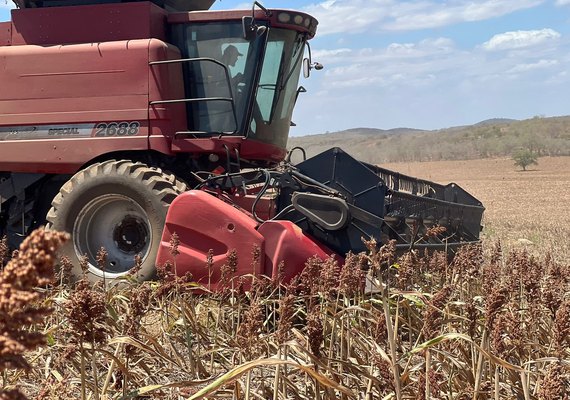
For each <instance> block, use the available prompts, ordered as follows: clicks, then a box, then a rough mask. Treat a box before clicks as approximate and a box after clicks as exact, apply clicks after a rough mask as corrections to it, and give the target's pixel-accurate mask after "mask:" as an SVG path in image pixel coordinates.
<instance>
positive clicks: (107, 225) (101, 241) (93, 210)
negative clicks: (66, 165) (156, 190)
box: [73, 194, 152, 278]
mask: <svg viewBox="0 0 570 400" xmlns="http://www.w3.org/2000/svg"><path fill="white" fill-rule="evenodd" d="M151 243H152V230H151V226H150V223H149V221H148V215H147V214H146V212H145V211H144V209H143V208H142V207H141V206H140V205H139V204H138V203H136V202H135V201H133V200H132V199H131V198H129V197H126V196H122V195H119V194H108V195H104V196H99V197H96V198H95V199H93V200H91V201H90V202H89V203H88V204H87V205H86V206H85V207H83V209H82V210H81V212H80V213H79V215H78V216H77V219H76V220H75V223H74V227H73V244H74V246H75V251H76V253H77V255H78V256H83V255H85V254H86V255H87V258H88V260H89V270H90V272H92V273H94V274H95V275H98V276H101V277H103V276H105V277H108V278H114V277H117V276H121V275H124V274H125V273H127V272H128V271H129V270H130V269H131V268H132V267H133V266H134V258H135V256H136V255H137V254H140V255H141V257H142V260H143V262H144V260H145V259H146V257H147V255H148V253H149V251H150V249H151ZM102 247H103V248H104V249H105V250H106V251H107V253H108V255H107V263H106V265H105V266H104V270H103V269H101V268H100V267H99V266H98V265H97V261H96V260H97V253H98V252H99V250H100V249H101V248H102Z"/></svg>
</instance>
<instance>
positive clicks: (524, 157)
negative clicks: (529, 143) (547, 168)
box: [513, 149, 538, 171]
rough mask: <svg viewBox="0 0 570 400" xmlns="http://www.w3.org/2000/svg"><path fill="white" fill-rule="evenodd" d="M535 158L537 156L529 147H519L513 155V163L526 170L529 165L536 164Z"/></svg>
mask: <svg viewBox="0 0 570 400" xmlns="http://www.w3.org/2000/svg"><path fill="white" fill-rule="evenodd" d="M537 159H538V156H537V155H536V154H535V153H534V152H533V151H532V150H529V149H521V150H519V151H517V152H516V153H515V154H514V155H513V160H514V161H515V165H516V166H518V167H521V168H522V169H523V171H526V167H528V166H529V165H538V161H537Z"/></svg>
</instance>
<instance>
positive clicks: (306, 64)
mask: <svg viewBox="0 0 570 400" xmlns="http://www.w3.org/2000/svg"><path fill="white" fill-rule="evenodd" d="M303 76H304V77H305V78H308V77H309V76H311V60H309V59H308V58H304V59H303Z"/></svg>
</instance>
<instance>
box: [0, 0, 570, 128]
mask: <svg viewBox="0 0 570 400" xmlns="http://www.w3.org/2000/svg"><path fill="white" fill-rule="evenodd" d="M8 3H10V4H6V0H0V21H5V20H8V19H9V15H8V7H9V6H10V5H11V3H12V2H11V1H10V0H8ZM262 3H263V4H264V5H265V6H266V7H268V8H288V9H298V10H302V11H305V12H309V13H310V14H312V15H314V16H315V17H316V18H317V19H318V20H319V22H320V24H319V29H318V31H317V37H316V38H315V39H314V40H313V41H312V42H311V46H312V49H313V59H314V60H315V61H319V62H321V63H322V64H324V66H325V69H324V70H322V71H319V72H315V73H313V74H312V76H311V78H309V79H308V80H305V79H303V78H302V79H301V84H302V85H303V86H305V87H306V88H307V89H308V93H305V94H302V95H301V97H300V99H299V101H298V103H297V109H296V110H295V114H294V121H295V122H296V123H297V125H298V126H297V127H295V128H293V129H292V132H291V133H292V134H293V135H303V134H313V133H323V132H326V131H331V132H332V131H337V130H342V129H347V128H355V127H370V128H382V129H389V128H395V127H412V128H423V129H437V128H445V127H450V126H456V125H464V124H472V123H476V122H479V121H481V120H485V119H488V118H498V117H501V118H516V119H524V118H531V117H533V116H535V115H545V116H555V115H569V114H570V109H569V108H570V101H569V96H570V95H569V93H570V0H447V1H441V0H406V1H396V0H321V1H319V0H312V1H302V0H289V1H284V0H265V1H263V2H262ZM251 4H252V3H251V2H243V1H239V0H238V1H236V0H217V1H216V3H215V4H214V8H215V9H230V8H250V7H251Z"/></svg>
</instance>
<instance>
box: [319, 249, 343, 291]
mask: <svg viewBox="0 0 570 400" xmlns="http://www.w3.org/2000/svg"><path fill="white" fill-rule="evenodd" d="M320 269H321V271H320V276H319V281H320V284H319V291H320V292H321V293H323V294H324V295H325V296H334V295H336V292H337V289H338V276H339V266H338V261H337V260H335V258H334V256H331V257H329V258H327V259H326V260H324V261H323V262H322V263H321V266H320Z"/></svg>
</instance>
